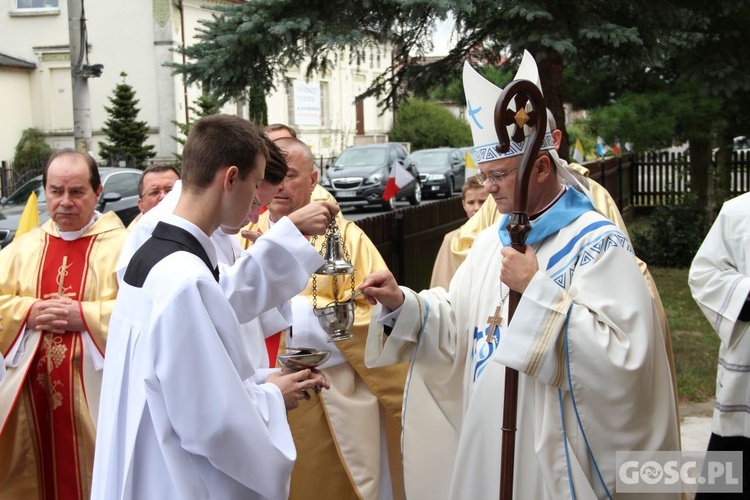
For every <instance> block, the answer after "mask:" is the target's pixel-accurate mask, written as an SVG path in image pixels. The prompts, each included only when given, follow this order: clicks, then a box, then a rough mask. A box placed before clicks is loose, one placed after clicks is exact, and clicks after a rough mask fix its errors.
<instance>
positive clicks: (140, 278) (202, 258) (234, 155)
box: [92, 115, 328, 499]
mask: <svg viewBox="0 0 750 500" xmlns="http://www.w3.org/2000/svg"><path fill="white" fill-rule="evenodd" d="M266 157H267V151H266V148H265V145H264V143H263V139H262V138H261V136H260V134H259V133H258V132H257V130H256V129H255V127H254V125H252V124H251V123H250V122H248V121H247V120H244V119H242V118H239V117H235V116H229V115H211V116H207V117H204V118H202V119H200V120H199V121H197V122H196V123H195V124H194V125H193V126H192V128H191V130H190V134H189V135H188V138H187V141H186V143H185V148H184V151H183V172H182V174H183V182H182V193H181V196H180V198H179V201H178V202H177V206H176V208H175V210H174V214H172V215H169V216H165V217H164V220H163V221H162V222H160V223H158V224H157V225H156V227H155V228H154V230H153V235H152V237H151V238H150V239H149V240H148V241H147V242H146V243H144V244H143V245H142V246H141V247H140V248H139V249H138V250H137V251H136V252H135V254H134V255H133V256H132V258H131V259H130V262H129V264H128V266H127V269H126V271H125V273H124V276H123V280H122V283H121V288H120V291H119V293H118V297H117V301H116V304H115V308H114V311H113V313H112V320H111V323H110V328H111V332H112V334H111V337H110V345H109V347H110V351H109V355H108V357H107V358H106V360H105V367H104V380H103V386H102V405H101V412H100V416H99V425H98V428H99V436H98V439H97V444H96V450H97V451H96V457H95V465H94V483H93V487H92V489H93V493H92V498H94V499H104V498H197V497H201V498H208V497H213V498H238V499H239V498H279V499H282V498H286V496H287V494H288V485H289V474H290V472H291V468H292V465H293V463H294V460H295V449H294V443H293V441H292V438H291V433H290V431H289V426H288V423H287V421H286V414H285V410H286V409H287V408H292V407H294V406H296V403H297V401H299V400H300V399H303V398H304V397H305V392H306V391H308V390H310V389H313V388H315V387H319V386H323V387H327V386H328V384H327V382H326V380H325V379H324V377H322V376H320V375H316V374H313V373H311V371H310V370H302V371H299V372H295V373H292V374H288V375H285V376H282V375H280V374H278V373H274V374H271V375H269V376H268V379H267V380H268V383H265V384H260V385H258V384H256V383H255V381H254V375H255V374H254V367H253V366H252V363H251V362H250V359H249V357H248V355H247V352H246V351H245V348H244V346H243V344H242V340H241V331H240V326H239V324H238V321H237V318H236V316H235V314H234V312H233V309H232V305H231V304H230V302H229V301H228V300H227V298H226V297H225V294H224V291H223V290H222V288H221V286H220V285H219V284H218V283H217V281H218V280H219V272H218V267H217V264H218V260H217V256H216V250H215V248H214V245H213V243H212V242H211V240H210V238H209V235H211V234H212V233H213V232H214V231H215V230H216V229H217V228H218V227H219V226H221V225H225V226H227V227H236V226H239V225H240V224H241V223H242V221H243V219H244V218H245V217H246V216H247V214H248V213H249V211H250V208H251V205H252V203H253V201H254V199H255V194H256V189H257V187H258V185H259V184H260V183H261V182H262V180H263V175H264V168H265V163H266ZM196 367H201V368H200V369H199V370H198V369H196Z"/></svg>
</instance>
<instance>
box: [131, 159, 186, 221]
mask: <svg viewBox="0 0 750 500" xmlns="http://www.w3.org/2000/svg"><path fill="white" fill-rule="evenodd" d="M179 179H180V173H179V172H178V171H177V169H176V168H175V167H174V166H172V165H158V164H157V165H150V166H148V167H146V169H145V170H144V171H143V173H142V174H141V178H140V179H139V180H138V208H139V209H140V211H141V213H142V214H145V213H146V212H148V211H149V210H151V209H152V208H154V207H155V206H156V205H158V204H159V202H161V200H163V199H164V197H165V196H167V195H168V194H169V192H170V191H172V187H173V186H174V183H175V182H177V181H178V180H179Z"/></svg>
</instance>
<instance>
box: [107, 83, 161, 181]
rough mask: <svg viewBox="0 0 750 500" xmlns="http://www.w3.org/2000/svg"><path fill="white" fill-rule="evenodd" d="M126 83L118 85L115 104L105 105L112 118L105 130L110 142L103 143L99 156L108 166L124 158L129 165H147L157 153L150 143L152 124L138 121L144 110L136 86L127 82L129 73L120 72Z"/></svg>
mask: <svg viewBox="0 0 750 500" xmlns="http://www.w3.org/2000/svg"><path fill="white" fill-rule="evenodd" d="M120 76H121V77H122V82H121V83H118V84H117V86H116V87H115V91H114V94H113V95H112V97H110V98H109V102H110V103H111V104H112V105H111V106H105V107H104V109H105V110H106V111H107V114H108V115H109V118H108V119H107V120H106V121H105V122H104V127H102V132H104V135H106V137H107V142H100V143H99V155H100V156H101V157H102V158H103V159H104V160H105V161H106V162H107V164H108V165H112V166H117V165H119V162H120V161H122V160H124V161H126V162H127V163H128V166H134V167H136V168H140V169H143V168H146V160H148V159H149V158H153V157H154V156H156V153H155V152H154V146H152V145H150V144H146V140H147V139H148V124H147V123H146V122H145V121H138V113H139V112H140V109H139V108H138V107H137V104H138V102H139V101H138V99H136V98H135V90H134V89H133V87H131V86H130V85H128V84H127V83H125V78H126V77H127V76H128V75H127V73H124V72H123V73H120Z"/></svg>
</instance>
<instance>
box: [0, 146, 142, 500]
mask: <svg viewBox="0 0 750 500" xmlns="http://www.w3.org/2000/svg"><path fill="white" fill-rule="evenodd" d="M43 185H44V192H45V197H46V202H47V207H48V209H49V213H50V220H48V221H47V222H45V223H44V224H43V225H42V226H41V227H39V228H35V229H33V230H31V231H30V232H28V233H26V234H24V235H22V236H21V237H20V238H18V239H17V240H16V241H14V242H13V243H12V244H11V245H9V246H7V247H6V248H4V249H3V250H2V251H1V252H0V269H2V270H3V273H2V278H0V316H1V317H2V322H1V323H0V325H2V328H1V329H0V330H1V331H0V354H2V356H0V361H2V357H4V358H5V360H4V366H3V369H2V370H0V372H2V371H6V370H7V373H6V377H5V379H4V380H3V381H2V383H1V384H0V498H9V499H10V498H23V499H36V498H48V499H49V498H80V499H88V498H89V495H90V490H91V471H92V467H93V460H94V435H95V422H96V416H97V411H98V399H99V387H100V385H101V367H102V363H103V357H102V356H103V354H104V349H105V345H106V343H107V330H108V324H109V318H110V313H111V311H112V307H113V306H114V302H115V295H116V294H117V279H116V277H115V272H114V270H115V262H116V260H117V255H118V253H119V251H120V247H121V246H122V244H123V242H124V241H125V238H126V236H127V231H126V229H125V228H124V227H123V225H122V222H121V221H120V219H119V218H118V217H117V215H115V213H114V212H108V213H105V214H100V213H98V212H96V211H95V207H96V204H97V201H98V198H99V194H100V193H101V190H102V186H101V180H100V177H99V171H98V169H97V166H96V163H95V162H94V159H93V158H91V157H90V156H89V155H87V154H84V153H79V152H77V151H75V150H72V149H66V150H63V151H60V152H58V153H56V154H54V155H53V156H52V157H51V158H50V159H49V161H48V162H47V165H46V167H45V169H44V174H43ZM0 378H1V377H0Z"/></svg>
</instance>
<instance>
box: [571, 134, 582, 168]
mask: <svg viewBox="0 0 750 500" xmlns="http://www.w3.org/2000/svg"><path fill="white" fill-rule="evenodd" d="M573 161H575V162H576V163H579V164H580V163H583V144H581V139H576V147H575V149H574V150H573Z"/></svg>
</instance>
